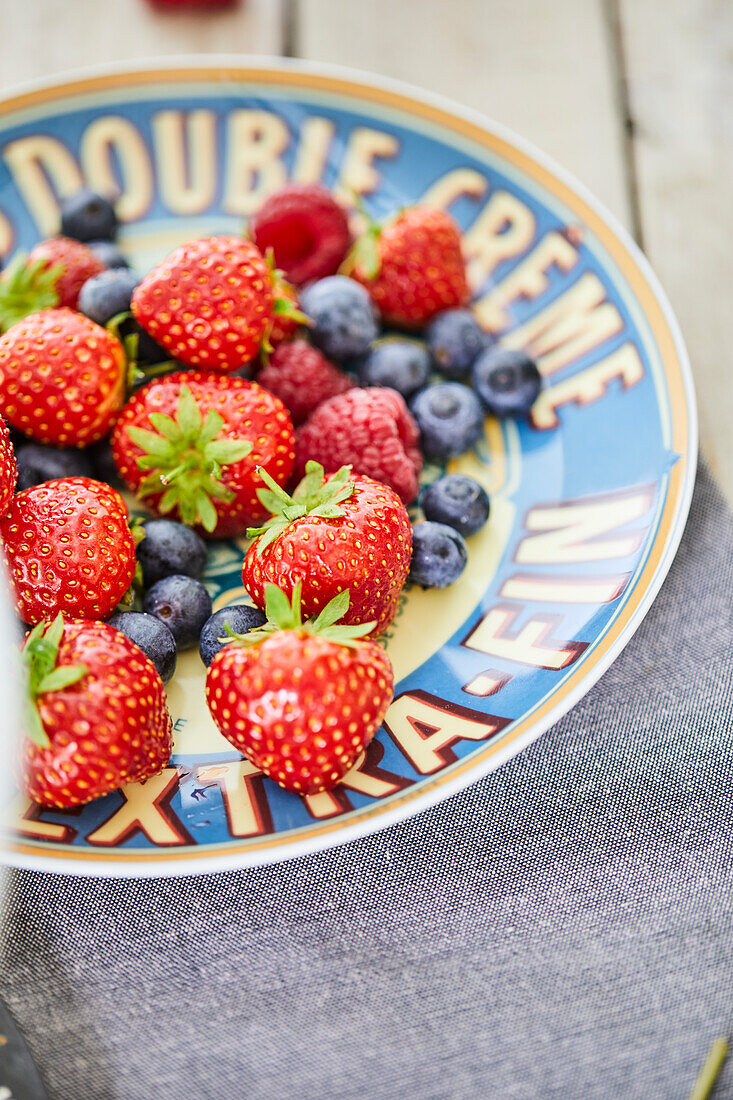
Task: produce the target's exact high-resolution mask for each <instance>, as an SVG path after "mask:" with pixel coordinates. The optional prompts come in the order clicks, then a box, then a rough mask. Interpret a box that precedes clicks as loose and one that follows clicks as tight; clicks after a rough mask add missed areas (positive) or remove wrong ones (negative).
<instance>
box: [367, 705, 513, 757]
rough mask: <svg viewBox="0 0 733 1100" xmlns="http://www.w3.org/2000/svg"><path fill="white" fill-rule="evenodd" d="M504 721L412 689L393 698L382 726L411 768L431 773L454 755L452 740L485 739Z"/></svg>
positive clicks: (506, 720) (503, 725)
mask: <svg viewBox="0 0 733 1100" xmlns="http://www.w3.org/2000/svg"><path fill="white" fill-rule="evenodd" d="M508 721H509V720H508V719H507V718H497V717H495V716H493V715H491V714H479V713H478V712H476V711H472V710H468V709H467V708H466V707H461V706H458V705H457V704H455V703H448V702H445V701H444V700H442V699H438V698H437V697H436V696H433V695H429V694H428V693H427V692H424V691H413V692H408V693H406V694H405V695H400V696H398V697H397V698H396V699H395V701H394V702H393V703H392V706H391V707H390V708H389V710H388V711H387V716H386V718H385V720H384V728H385V729H386V730H387V732H388V733H389V735H390V737H391V738H392V740H393V741H394V743H395V744H396V745H397V748H398V749H399V750H400V752H402V753H403V754H404V756H406V757H407V759H408V760H409V761H410V763H411V764H412V766H413V767H414V768H415V770H416V771H418V772H419V773H420V774H421V775H431V774H432V773H433V772H436V771H439V770H440V769H441V768H443V767H445V765H446V764H449V763H451V762H452V761H454V760H455V759H456V756H455V753H454V752H452V751H451V746H453V745H455V744H456V742H458V741H488V740H489V739H490V738H492V737H494V736H495V734H497V733H498V732H499V731H500V730H502V729H504V727H505V726H506V725H507V724H508Z"/></svg>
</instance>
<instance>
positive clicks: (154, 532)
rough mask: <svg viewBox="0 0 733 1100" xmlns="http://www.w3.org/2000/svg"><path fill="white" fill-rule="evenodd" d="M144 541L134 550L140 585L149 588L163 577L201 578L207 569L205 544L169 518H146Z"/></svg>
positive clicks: (193, 533) (182, 525) (183, 526)
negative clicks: (140, 568)
mask: <svg viewBox="0 0 733 1100" xmlns="http://www.w3.org/2000/svg"><path fill="white" fill-rule="evenodd" d="M144 527H145V538H144V539H143V540H142V542H141V543H140V545H139V546H138V548H137V560H138V561H139V562H140V565H141V567H142V571H143V584H144V585H145V587H146V588H150V586H151V585H152V584H155V583H156V581H159V580H162V579H163V577H171V576H174V575H177V576H184V577H200V576H201V574H202V573H203V571H204V569H205V568H206V559H207V556H208V552H207V549H206V543H205V542H204V540H203V539H202V538H201V536H200V535H197V534H196V532H195V531H192V530H191V528H190V527H186V526H185V524H183V523H176V522H175V521H174V520H172V519H149V520H148V521H147V522H146V523H145V524H144Z"/></svg>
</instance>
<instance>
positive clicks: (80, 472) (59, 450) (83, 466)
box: [16, 443, 94, 492]
mask: <svg viewBox="0 0 733 1100" xmlns="http://www.w3.org/2000/svg"><path fill="white" fill-rule="evenodd" d="M16 461H17V463H18V492H20V490H21V489H30V487H31V485H40V483H41V482H42V481H50V480H51V479H52V478H54V477H94V468H93V466H92V462H91V459H90V458H89V456H88V455H87V454H86V453H85V452H84V451H78V450H76V449H75V448H73V447H69V448H67V447H46V446H44V444H43V443H26V444H25V446H22V447H20V448H19V449H18V452H17V454H16Z"/></svg>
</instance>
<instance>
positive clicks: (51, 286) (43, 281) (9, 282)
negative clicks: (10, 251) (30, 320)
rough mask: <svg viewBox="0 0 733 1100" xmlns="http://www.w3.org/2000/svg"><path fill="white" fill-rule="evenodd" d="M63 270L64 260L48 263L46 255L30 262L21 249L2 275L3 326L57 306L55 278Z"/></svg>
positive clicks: (0, 326) (0, 303)
mask: <svg viewBox="0 0 733 1100" xmlns="http://www.w3.org/2000/svg"><path fill="white" fill-rule="evenodd" d="M63 270H64V269H63V267H62V265H61V264H53V265H52V266H51V267H49V266H48V260H45V259H38V260H32V261H31V262H29V261H28V257H27V256H26V255H25V254H24V253H18V255H17V256H15V257H14V258H13V260H12V261H11V262H10V263H9V264H8V266H7V267H6V269H5V271H4V272H3V274H2V277H0V330H1V331H2V332H5V331H6V330H7V329H9V328H10V326H11V325H14V324H15V323H16V322H17V321H22V319H23V318H24V317H27V316H28V314H29V313H37V312H38V310H39V309H53V307H54V306H57V305H58V303H59V296H58V291H57V290H56V282H57V280H58V277H59V275H61V274H62V272H63Z"/></svg>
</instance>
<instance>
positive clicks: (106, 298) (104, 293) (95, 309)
mask: <svg viewBox="0 0 733 1100" xmlns="http://www.w3.org/2000/svg"><path fill="white" fill-rule="evenodd" d="M138 281H139V280H138V277H137V275H134V274H133V273H132V271H130V270H128V268H126V267H111V268H110V269H109V270H108V271H100V273H99V275H94V276H93V277H92V278H91V279H87V281H86V282H85V283H84V286H83V287H82V288H81V292H80V294H79V306H78V309H79V312H80V313H84V314H86V316H87V317H89V318H90V319H91V320H92V321H96V322H97V324H98V325H106V324H107V322H108V321H111V320H112V318H113V317H116V316H117V314H118V313H126V312H127V311H128V310H129V308H130V300H131V299H132V292H133V290H134V289H135V287H136V286H137V284H138Z"/></svg>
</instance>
